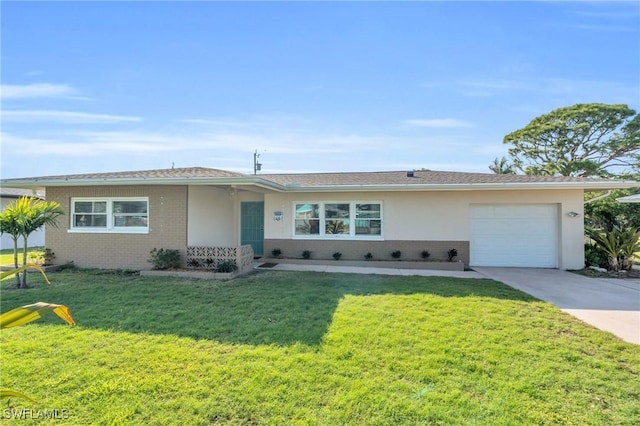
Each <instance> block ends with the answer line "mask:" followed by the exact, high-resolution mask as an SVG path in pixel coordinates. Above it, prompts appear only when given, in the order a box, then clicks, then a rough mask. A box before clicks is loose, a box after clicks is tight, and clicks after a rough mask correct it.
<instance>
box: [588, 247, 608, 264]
mask: <svg viewBox="0 0 640 426" xmlns="http://www.w3.org/2000/svg"><path fill="white" fill-rule="evenodd" d="M584 264H585V266H597V267H600V268H605V267H606V266H607V255H606V254H604V253H603V252H602V250H600V249H599V248H598V246H596V245H595V244H590V243H585V245H584Z"/></svg>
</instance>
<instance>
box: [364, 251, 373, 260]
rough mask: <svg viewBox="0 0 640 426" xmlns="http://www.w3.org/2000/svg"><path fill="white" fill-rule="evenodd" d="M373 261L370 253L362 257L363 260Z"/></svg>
mask: <svg viewBox="0 0 640 426" xmlns="http://www.w3.org/2000/svg"><path fill="white" fill-rule="evenodd" d="M371 259H373V255H372V254H371V252H368V253H367V254H365V255H364V260H371Z"/></svg>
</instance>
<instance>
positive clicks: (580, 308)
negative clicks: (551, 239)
mask: <svg viewBox="0 0 640 426" xmlns="http://www.w3.org/2000/svg"><path fill="white" fill-rule="evenodd" d="M473 269H474V270H475V271H476V272H478V273H480V274H482V275H484V276H485V277H487V278H491V279H494V280H496V281H501V282H503V283H505V284H507V285H509V286H511V287H514V288H516V289H518V290H520V291H523V292H525V293H527V294H530V295H532V296H534V297H536V298H538V299H540V300H544V301H546V302H549V303H553V304H554V305H556V306H557V307H559V308H560V309H562V310H563V311H564V312H567V313H569V314H571V315H573V316H575V317H577V318H579V319H580V320H582V321H584V322H586V323H588V324H591V325H593V326H595V327H597V328H599V329H601V330H605V331H609V332H611V333H613V334H615V335H616V336H618V337H619V338H621V339H622V340H624V341H627V342H630V343H635V344H640V280H637V279H605V278H589V277H584V276H582V275H578V274H574V273H571V272H567V271H559V270H557V269H533V268H531V269H529V268H488V267H487V268H485V267H474V268H473Z"/></svg>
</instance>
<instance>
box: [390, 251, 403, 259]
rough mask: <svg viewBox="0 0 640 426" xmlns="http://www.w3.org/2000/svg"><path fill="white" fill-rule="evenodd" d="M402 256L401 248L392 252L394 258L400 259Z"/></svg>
mask: <svg viewBox="0 0 640 426" xmlns="http://www.w3.org/2000/svg"><path fill="white" fill-rule="evenodd" d="M400 256H402V252H401V251H400V250H396V251H392V252H391V257H393V258H394V259H400Z"/></svg>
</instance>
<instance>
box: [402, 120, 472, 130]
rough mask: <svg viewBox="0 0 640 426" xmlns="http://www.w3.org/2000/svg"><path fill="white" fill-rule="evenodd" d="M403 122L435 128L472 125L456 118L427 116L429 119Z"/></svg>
mask: <svg viewBox="0 0 640 426" xmlns="http://www.w3.org/2000/svg"><path fill="white" fill-rule="evenodd" d="M404 122H405V124H410V125H412V126H419V127H436V128H459V127H473V125H472V124H471V123H469V122H466V121H462V120H457V119H455V118H429V119H413V120H405V121H404Z"/></svg>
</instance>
